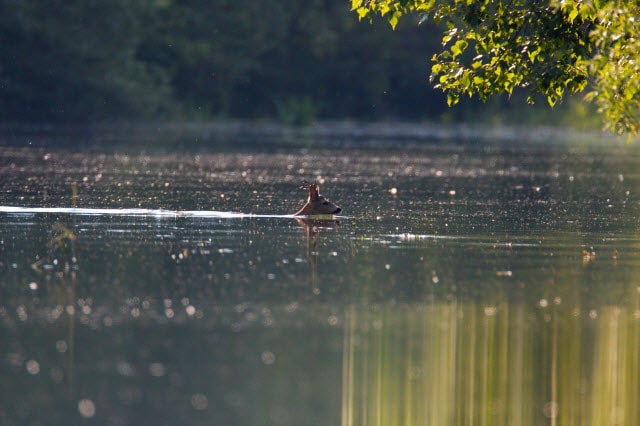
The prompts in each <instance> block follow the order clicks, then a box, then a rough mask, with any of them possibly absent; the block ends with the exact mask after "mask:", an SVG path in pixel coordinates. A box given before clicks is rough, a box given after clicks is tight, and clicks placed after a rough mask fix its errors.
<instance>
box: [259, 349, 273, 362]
mask: <svg viewBox="0 0 640 426" xmlns="http://www.w3.org/2000/svg"><path fill="white" fill-rule="evenodd" d="M260 358H261V359H262V363H263V364H265V365H271V364H273V363H274V362H276V355H275V354H274V353H273V352H271V351H264V352H262V354H261V355H260Z"/></svg>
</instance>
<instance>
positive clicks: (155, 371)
mask: <svg viewBox="0 0 640 426" xmlns="http://www.w3.org/2000/svg"><path fill="white" fill-rule="evenodd" d="M149 374H151V375H152V376H153V377H162V376H164V375H165V374H166V368H165V366H164V364H163V363H161V362H152V363H151V364H149Z"/></svg>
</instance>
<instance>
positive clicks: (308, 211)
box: [294, 180, 342, 216]
mask: <svg viewBox="0 0 640 426" xmlns="http://www.w3.org/2000/svg"><path fill="white" fill-rule="evenodd" d="M300 189H308V190H309V197H308V198H307V203H306V204H305V205H304V207H302V208H301V209H300V210H298V211H297V212H296V213H295V214H294V216H317V215H334V214H339V213H340V212H341V211H342V209H341V208H340V207H338V206H336V205H335V204H333V203H332V202H331V201H329V200H327V199H326V198H324V197H323V196H322V195H320V187H319V186H318V185H316V183H315V182H313V183H312V182H309V181H306V180H304V181H302V186H301V187H300Z"/></svg>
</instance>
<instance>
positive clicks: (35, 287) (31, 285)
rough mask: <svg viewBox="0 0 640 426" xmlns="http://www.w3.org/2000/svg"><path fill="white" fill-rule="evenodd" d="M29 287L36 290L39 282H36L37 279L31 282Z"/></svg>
mask: <svg viewBox="0 0 640 426" xmlns="http://www.w3.org/2000/svg"><path fill="white" fill-rule="evenodd" d="M29 289H30V290H33V291H36V290H37V289H38V283H37V282H35V281H32V282H30V283H29Z"/></svg>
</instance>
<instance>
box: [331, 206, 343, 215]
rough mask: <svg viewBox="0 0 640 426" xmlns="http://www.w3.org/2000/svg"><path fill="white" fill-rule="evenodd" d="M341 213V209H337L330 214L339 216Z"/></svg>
mask: <svg viewBox="0 0 640 426" xmlns="http://www.w3.org/2000/svg"><path fill="white" fill-rule="evenodd" d="M341 211H342V209H341V208H340V207H338V208H337V209H335V211H334V212H333V213H331V214H339V213H340V212H341Z"/></svg>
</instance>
